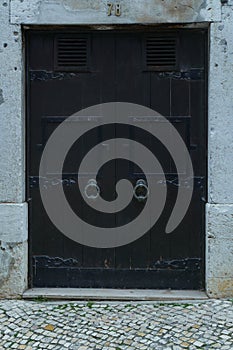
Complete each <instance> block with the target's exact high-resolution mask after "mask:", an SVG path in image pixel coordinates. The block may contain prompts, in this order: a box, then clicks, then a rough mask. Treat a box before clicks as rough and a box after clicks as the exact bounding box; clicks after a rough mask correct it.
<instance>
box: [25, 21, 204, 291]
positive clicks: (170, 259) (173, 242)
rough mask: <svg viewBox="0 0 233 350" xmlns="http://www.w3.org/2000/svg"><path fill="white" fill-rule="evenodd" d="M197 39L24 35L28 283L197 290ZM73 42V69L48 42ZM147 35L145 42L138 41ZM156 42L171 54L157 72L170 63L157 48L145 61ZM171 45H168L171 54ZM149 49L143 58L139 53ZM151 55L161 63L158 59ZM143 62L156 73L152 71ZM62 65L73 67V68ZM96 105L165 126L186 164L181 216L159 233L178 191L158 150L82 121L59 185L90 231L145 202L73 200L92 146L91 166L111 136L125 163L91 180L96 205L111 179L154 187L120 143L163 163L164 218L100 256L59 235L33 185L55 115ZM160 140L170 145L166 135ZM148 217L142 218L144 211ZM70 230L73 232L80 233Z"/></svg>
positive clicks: (200, 103) (200, 66) (200, 111)
mask: <svg viewBox="0 0 233 350" xmlns="http://www.w3.org/2000/svg"><path fill="white" fill-rule="evenodd" d="M206 36H207V35H206V31H204V30H191V29H186V30H173V31H170V32H166V31H163V30H161V29H157V30H156V31H150V32H145V29H144V31H141V30H138V31H135V32H134V33H132V32H130V31H92V30H85V31H82V30H79V29H77V28H73V29H72V30H71V29H70V30H64V31H60V30H54V31H50V32H47V31H46V30H44V31H43V30H42V31H37V30H30V31H28V32H27V34H26V41H27V106H28V107H27V116H28V117H27V129H28V169H27V176H28V190H27V195H28V199H29V207H30V246H31V252H30V261H31V276H30V277H31V285H32V286H34V287H36V286H38V287H99V288H103V287H106V288H111V287H112V288H174V289H200V288H203V286H204V284H203V283H204V202H205V191H206V188H205V185H206V183H205V182H206V110H207V108H206V52H207V49H206V46H207V45H206ZM79 37H82V38H86V39H85V40H87V47H88V49H87V50H88V51H87V61H86V62H85V65H84V67H81V66H79V64H80V62H81V61H80V62H79V63H77V65H76V66H72V68H69V65H66V63H67V61H66V60H65V61H64V59H63V58H64V57H65V58H67V51H66V52H65V54H64V53H63V56H62V55H61V52H60V51H59V50H60V49H59V47H58V46H57V44H56V43H57V40H58V39H57V38H68V39H69V42H68V44H65V46H64V42H63V39H62V41H61V48H62V49H63V48H64V47H65V49H67V46H66V45H68V48H69V45H70V42H75V40H76V45H79V43H77V40H78V39H77V38H79ZM148 37H150V41H149V44H148V42H147V41H146V40H147V38H148ZM151 38H152V39H151ZM158 38H159V39H158ZM161 38H162V39H161ZM163 38H166V40H165V43H164V44H163V45H170V47H169V46H168V50H170V51H169V54H171V53H173V54H174V55H176V64H174V67H171V65H170V66H168V65H167V66H166V64H168V62H170V61H169V60H170V58H169V57H170V56H168V57H165V56H164V55H163V51H161V50H163V47H162V49H161V48H160V54H159V55H157V56H155V55H154V51H153V50H154V49H155V47H156V48H157V47H158V43H161V42H162V40H163ZM170 38H172V39H170ZM174 38H175V39H174ZM153 40H154V41H153ZM146 43H147V44H146ZM171 43H172V45H173V46H174V45H177V46H176V47H175V49H174V47H173V46H171ZM63 46H64V47H63ZM151 48H152V51H150V52H149V53H148V50H149V49H151ZM174 50H175V51H174ZM59 52H60V53H59ZM82 52H83V51H82ZM56 55H60V56H59V57H60V58H62V60H61V61H59V59H60V58H59V57H58V58H57V56H56ZM73 55H75V53H73ZM73 57H74V56H73ZM158 58H159V59H160V60H161V62H158ZM72 59H73V58H72ZM174 59H175V57H174ZM81 60H85V57H84V56H82V57H81ZM151 60H155V61H156V64H157V65H158V64H159V65H160V66H159V67H158V66H157V68H155V67H154V68H153V67H152V66H151V62H152V61H151ZM59 62H62V64H63V65H64V64H65V65H66V66H65V68H64V67H63V69H62V68H61V67H62V66H60V68H59V64H61V63H59ZM64 62H65V63H64ZM71 63H72V64H74V62H73V61H72V62H71ZM163 65H164V66H163ZM80 67H81V68H80ZM105 102H131V103H136V104H139V105H143V106H146V107H150V108H152V109H153V110H155V111H156V112H157V113H159V114H161V115H163V116H165V117H166V118H167V119H168V120H169V121H170V122H171V123H172V125H173V126H174V127H175V128H176V130H177V131H178V132H179V134H180V135H181V137H182V138H183V140H184V142H185V144H186V146H187V148H188V149H189V151H190V155H191V158H192V162H193V167H194V193H193V198H192V202H191V205H190V207H189V209H188V212H187V214H186V216H185V218H184V219H183V221H182V222H181V223H180V225H179V226H178V227H177V228H176V230H175V231H174V232H173V233H171V234H166V233H165V227H166V224H167V222H168V219H169V216H170V214H171V211H172V209H173V207H174V204H175V200H176V196H177V191H178V186H179V184H178V183H177V173H176V167H175V164H174V161H173V160H172V159H171V157H170V155H169V153H168V151H167V150H166V148H165V147H164V146H163V145H162V144H161V143H160V142H158V140H155V139H154V138H153V137H152V136H150V135H149V134H148V133H146V132H145V131H142V130H140V129H139V128H136V127H133V126H130V127H127V126H126V125H111V126H106V127H98V122H96V121H95V120H93V121H86V122H88V123H92V124H90V125H92V126H93V129H92V131H90V132H88V133H87V134H86V135H85V136H84V137H82V139H81V140H78V141H77V142H75V144H74V145H73V146H72V147H71V150H70V151H69V153H68V155H67V157H66V161H65V164H64V168H63V182H64V184H63V188H64V192H65V195H66V197H67V199H68V201H69V203H70V205H71V207H72V209H73V210H74V212H75V213H77V214H78V215H80V216H81V217H83V218H86V219H88V220H89V221H90V222H91V223H92V224H93V225H97V226H100V227H115V226H119V225H123V224H125V223H127V222H130V221H132V220H133V218H134V217H137V215H139V213H140V212H141V211H142V210H143V207H144V204H145V203H143V202H138V201H137V200H136V199H135V198H134V199H133V200H132V202H131V203H130V205H129V207H127V210H126V209H125V210H123V211H121V212H119V213H117V214H111V215H106V214H105V213H103V214H101V215H99V214H98V213H97V212H95V211H94V210H93V209H90V208H89V207H88V206H87V205H86V204H84V202H83V201H82V196H81V194H80V192H79V191H78V179H79V180H80V183H81V187H82V189H80V190H81V191H83V189H84V187H85V185H86V184H87V183H88V181H89V180H90V179H91V178H92V177H93V173H92V172H91V171H90V172H89V173H81V172H78V164H79V163H80V161H81V160H82V158H83V157H84V156H85V154H86V153H87V152H88V151H89V150H90V149H91V148H92V147H94V146H95V145H97V144H101V147H102V148H100V149H101V151H100V152H99V155H98V159H96V162H97V163H98V161H99V160H100V159H101V158H102V157H103V155H104V154H105V152H107V150H108V147H110V142H109V139H114V138H125V139H126V141H124V145H122V147H123V149H124V152H125V156H126V157H128V156H129V157H130V160H131V161H126V160H122V159H121V160H117V159H116V160H113V161H111V162H108V163H107V164H105V165H104V166H102V167H101V169H100V171H99V173H98V176H97V181H98V185H99V187H100V189H101V196H102V197H103V198H104V199H105V200H109V201H111V200H114V199H115V198H116V192H115V184H116V182H117V181H118V180H119V179H121V178H127V179H128V180H129V181H131V182H132V184H133V185H134V186H135V184H136V181H137V180H138V179H141V178H144V179H145V178H146V176H150V177H151V179H152V182H154V186H157V183H158V182H159V181H160V180H161V174H144V173H143V170H142V169H140V168H139V167H138V166H137V165H135V162H134V160H136V158H137V154H136V153H135V150H134V149H133V148H131V147H129V144H128V143H127V139H132V140H137V141H138V142H140V143H142V144H144V145H145V146H146V147H147V148H149V149H150V150H151V151H152V152H153V153H154V154H155V155H156V157H157V158H158V160H159V161H160V163H161V164H162V166H163V171H164V173H165V176H166V185H167V190H168V193H167V199H166V205H165V208H164V211H163V212H162V215H161V217H160V218H159V220H158V222H157V223H156V224H155V225H154V226H153V227H152V228H151V229H150V231H149V232H147V233H146V234H145V235H144V236H142V237H141V238H140V239H138V240H136V241H135V242H132V243H130V244H127V245H125V246H122V247H118V248H108V249H100V248H91V247H87V246H83V245H81V244H78V243H76V242H74V241H72V240H70V239H69V238H67V237H65V236H64V235H63V234H62V233H61V232H59V231H58V230H57V229H56V227H55V226H54V225H53V224H52V223H51V221H50V220H49V218H48V216H47V214H46V212H45V210H44V208H43V205H42V202H41V198H40V194H39V186H38V185H39V178H38V175H39V174H38V172H39V163H40V159H41V154H42V151H43V148H44V145H45V144H46V142H47V140H48V138H49V136H50V135H51V134H52V132H53V130H55V128H56V127H57V126H58V125H59V124H60V123H62V121H63V120H65V118H67V117H68V116H70V115H72V114H74V113H76V112H78V111H80V110H81V109H83V108H86V107H89V106H92V105H95V104H100V103H105ZM82 122H84V121H82ZM150 122H151V121H148V123H150ZM157 123H158V121H157ZM157 125H158V124H157ZM137 126H138V123H137ZM159 127H160V128H161V125H160V126H159ZM170 137H171V139H172V137H173V136H172V134H171V135H170ZM61 142H62V140H61ZM101 152H102V153H101ZM186 172H187V169H186V164H183V169H182V173H183V174H185V173H186ZM47 175H48V177H47V179H45V182H46V186H47V187H48V191H56V174H47ZM56 205H59V203H57V204H56ZM150 210H151V217H152V216H153V210H154V208H153V206H152V207H151V208H150ZM148 220H150V217H148ZM78 230H80V232H82V227H79V228H78Z"/></svg>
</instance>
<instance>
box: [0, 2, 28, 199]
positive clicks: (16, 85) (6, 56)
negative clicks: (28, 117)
mask: <svg viewBox="0 0 233 350" xmlns="http://www.w3.org/2000/svg"><path fill="white" fill-rule="evenodd" d="M0 62H1V64H0V150H1V153H0V202H16V203H17V202H19V203H20V202H22V201H23V200H24V186H23V185H22V184H23V183H24V171H23V169H24V160H23V153H24V152H23V150H24V149H23V147H22V145H23V144H24V139H23V130H24V128H23V127H22V126H23V121H22V110H21V106H22V92H23V91H22V55H21V30H20V26H19V25H9V0H8V1H6V0H0Z"/></svg>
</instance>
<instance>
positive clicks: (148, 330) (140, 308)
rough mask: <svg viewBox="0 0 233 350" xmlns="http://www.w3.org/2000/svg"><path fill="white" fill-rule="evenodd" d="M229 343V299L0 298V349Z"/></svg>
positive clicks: (227, 346) (175, 349)
mask: <svg viewBox="0 0 233 350" xmlns="http://www.w3.org/2000/svg"><path fill="white" fill-rule="evenodd" d="M5 349H24V350H32V349H49V350H50V349H51V350H62V349H70V350H90V349H95V350H97V349H101V350H105V349H106V350H123V349H128V350H130V349H131V350H138V349H139V350H140V349H142V350H143V349H145V350H146V349H148V350H181V349H190V350H197V349H208V350H211V349H213V350H214V349H217V350H232V349H233V301H227V300H206V301H202V302H193V303H188V304H187V303H171V302H170V303H169V302H167V303H159V302H147V303H146V302H144V303H143V302H141V303H131V304H127V303H124V302H112V303H111V302H109V303H107V302H94V303H92V302H91V303H90V302H86V303H85V302H52V301H40V300H39V299H38V300H37V301H23V300H0V350H5Z"/></svg>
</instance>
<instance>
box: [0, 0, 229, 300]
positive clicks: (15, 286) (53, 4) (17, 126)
mask: <svg viewBox="0 0 233 350" xmlns="http://www.w3.org/2000/svg"><path fill="white" fill-rule="evenodd" d="M114 2H115V0H114V1H113V3H114ZM119 3H120V4H121V8H122V15H121V16H115V15H114V13H113V14H112V15H111V16H107V11H108V9H107V1H105V0H86V1H83V0H82V1H81V0H75V1H74V0H11V1H10V0H0V150H1V153H0V295H1V296H15V297H17V296H19V295H21V294H22V292H23V291H24V290H25V289H26V288H27V261H28V257H27V221H28V218H27V217H28V215H27V203H25V172H24V169H25V123H24V115H25V113H24V91H25V89H24V62H23V57H24V55H23V50H24V47H23V43H22V37H21V35H22V33H21V24H26V25H31V24H38V25H43V24H44V25H46V24H100V25H102V24H104V25H106V24H107V25H109V24H122V23H125V24H130V23H144V24H146V23H155V24H156V23H181V24H182V23H189V24H190V25H191V26H196V25H197V23H200V24H202V23H203V22H206V23H208V22H211V24H210V65H209V111H208V119H209V137H208V154H209V157H208V176H209V178H208V204H207V207H206V289H207V293H208V295H209V296H215V297H230V296H231V297H232V296H233V269H232V266H233V186H232V174H233V159H232V150H231V148H232V143H233V87H232V83H233V36H232V27H233V0H229V1H228V2H225V3H224V4H223V5H221V1H220V0H192V1H190V0H180V1H169V0H148V1H144V0H127V1H126V0H120V1H119ZM145 4H146V5H145Z"/></svg>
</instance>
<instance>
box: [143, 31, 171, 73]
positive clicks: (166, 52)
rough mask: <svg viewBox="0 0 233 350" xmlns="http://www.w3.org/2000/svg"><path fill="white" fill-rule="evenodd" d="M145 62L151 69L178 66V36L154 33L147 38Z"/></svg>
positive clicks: (168, 68)
mask: <svg viewBox="0 0 233 350" xmlns="http://www.w3.org/2000/svg"><path fill="white" fill-rule="evenodd" d="M145 56H146V57H145V64H146V68H147V69H149V70H164V69H166V70H172V69H174V68H176V66H177V37H176V36H175V35H154V36H149V37H147V38H146V40H145Z"/></svg>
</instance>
